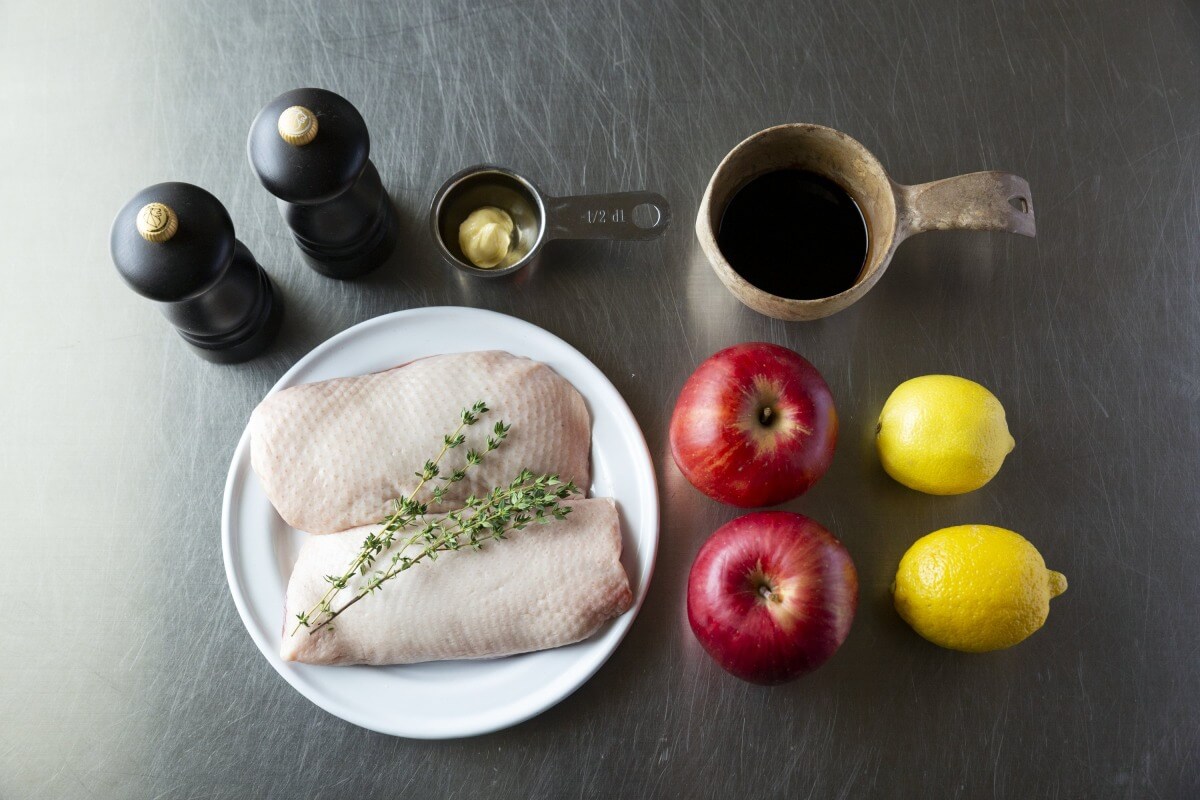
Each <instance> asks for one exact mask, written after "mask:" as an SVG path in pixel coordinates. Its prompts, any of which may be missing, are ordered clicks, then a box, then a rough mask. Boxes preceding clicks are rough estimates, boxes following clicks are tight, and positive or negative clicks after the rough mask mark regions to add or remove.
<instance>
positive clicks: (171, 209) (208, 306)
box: [109, 183, 283, 364]
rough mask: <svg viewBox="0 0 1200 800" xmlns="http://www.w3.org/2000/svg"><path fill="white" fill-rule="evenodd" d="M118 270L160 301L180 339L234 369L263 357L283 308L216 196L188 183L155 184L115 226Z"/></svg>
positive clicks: (135, 287) (145, 294)
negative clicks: (235, 233) (238, 238)
mask: <svg viewBox="0 0 1200 800" xmlns="http://www.w3.org/2000/svg"><path fill="white" fill-rule="evenodd" d="M109 249H110V251H111V252H112V259H113V263H114V264H116V266H117V272H119V273H120V274H121V277H122V278H124V279H125V282H126V283H128V284H129V286H130V287H131V288H132V289H133V290H134V291H135V292H137V293H138V294H140V295H142V296H143V297H148V298H150V299H151V300H154V301H157V302H158V303H159V309H160V310H161V311H162V313H163V315H164V316H165V317H166V318H167V319H168V320H169V321H170V322H171V324H172V325H174V326H175V328H176V329H177V330H178V332H179V335H180V336H182V337H183V340H184V341H185V342H187V343H188V344H189V345H191V346H192V348H193V349H194V350H195V351H196V353H197V354H199V355H200V357H201V358H204V359H206V360H208V361H215V362H218V363H222V364H233V363H237V362H240V361H246V360H247V359H250V358H253V357H254V356H256V355H258V353H260V352H262V350H263V348H265V347H266V346H267V345H268V344H270V343H271V340H272V339H273V338H274V337H275V334H276V332H278V330H279V323H280V319H281V318H282V314H283V304H282V303H281V301H280V297H279V295H278V294H277V293H276V292H275V288H274V286H273V285H272V283H271V279H270V278H269V277H267V273H266V272H265V271H264V270H263V268H262V267H260V266H259V265H258V262H256V261H255V260H254V256H253V255H252V254H251V253H250V251H249V250H248V249H246V246H245V245H244V244H242V243H241V242H239V241H238V240H237V239H236V238H234V234H233V222H232V220H230V218H229V213H228V212H227V211H226V210H225V207H224V206H222V205H221V203H220V201H219V200H217V198H215V197H213V196H212V195H211V194H209V193H208V192H206V191H205V190H203V189H201V188H200V187H199V186H193V185H191V184H189V183H158V184H155V185H154V186H149V187H147V188H145V189H143V190H142V191H140V192H138V193H137V194H136V195H134V196H133V199H132V200H130V201H129V202H128V203H126V204H125V207H124V208H122V209H121V211H120V212H119V213H118V214H117V218H116V219H115V220H113V226H112V232H111V233H110V235H109Z"/></svg>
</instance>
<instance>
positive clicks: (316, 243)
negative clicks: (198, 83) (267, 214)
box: [246, 89, 398, 279]
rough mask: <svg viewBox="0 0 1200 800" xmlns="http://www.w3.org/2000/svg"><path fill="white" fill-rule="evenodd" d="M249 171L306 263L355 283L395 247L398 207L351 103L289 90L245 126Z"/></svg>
mask: <svg viewBox="0 0 1200 800" xmlns="http://www.w3.org/2000/svg"><path fill="white" fill-rule="evenodd" d="M246 149H247V151H248V154H249V157H250V166H251V167H252V168H253V169H254V172H255V173H256V174H257V175H258V179H259V180H260V181H261V182H262V185H263V186H264V187H266V189H267V191H268V192H270V193H271V194H273V195H275V197H276V198H278V200H279V211H280V213H282V214H283V218H284V220H285V221H286V222H287V224H288V227H289V228H291V230H292V236H293V238H295V240H296V244H297V245H298V246H299V247H300V250H301V252H302V253H303V254H304V255H305V257H306V260H307V261H308V263H309V265H310V266H311V267H312V268H313V269H315V270H316V271H317V272H320V273H321V274H322V275H327V276H329V277H331V278H343V279H348V278H357V277H358V276H360V275H363V274H365V273H367V272H370V271H371V270H373V269H375V268H376V267H378V266H379V265H380V264H382V263H383V262H384V261H386V260H387V257H388V256H389V255H391V253H392V250H393V249H395V246H396V231H397V227H398V223H397V219H396V210H395V208H394V207H393V206H392V201H391V198H389V197H388V194H387V191H386V190H385V189H384V188H383V183H382V181H380V179H379V172H378V170H376V169H375V165H374V164H373V163H371V159H370V158H369V156H370V152H371V137H370V134H369V133H368V132H367V125H366V123H365V122H363V118H362V115H361V114H359V113H358V109H356V108H355V107H354V106H353V105H351V104H350V102H349V101H348V100H346V99H345V98H343V97H341V96H340V95H337V94H334V93H333V92H330V91H326V90H325V89H294V90H292V91H290V92H285V93H283V94H281V95H280V96H279V97H276V98H275V99H274V100H272V101H271V102H269V103H267V104H266V105H265V106H263V109H262V110H261V111H260V112H258V116H257V117H255V118H254V123H253V124H252V125H251V126H250V137H249V140H248V141H247V145H246Z"/></svg>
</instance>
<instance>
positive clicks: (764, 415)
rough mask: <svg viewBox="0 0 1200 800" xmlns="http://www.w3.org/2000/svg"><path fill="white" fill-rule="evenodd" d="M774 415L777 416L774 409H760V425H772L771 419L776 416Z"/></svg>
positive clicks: (765, 407)
mask: <svg viewBox="0 0 1200 800" xmlns="http://www.w3.org/2000/svg"><path fill="white" fill-rule="evenodd" d="M774 414H775V411H774V409H772V408H771V407H770V406H763V407H762V408H760V409H759V410H758V421H759V424H761V425H770V424H771V418H772V417H773V416H774Z"/></svg>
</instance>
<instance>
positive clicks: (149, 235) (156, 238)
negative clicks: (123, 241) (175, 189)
mask: <svg viewBox="0 0 1200 800" xmlns="http://www.w3.org/2000/svg"><path fill="white" fill-rule="evenodd" d="M177 230H179V218H178V217H176V216H175V212H174V211H173V210H171V207H170V206H168V205H166V204H165V203H146V205H144V206H142V208H141V210H140V211H138V213H137V232H138V233H139V234H140V235H141V237H142V238H143V239H145V240H146V241H147V242H165V241H167V240H168V239H170V238H171V237H172V236H174V235H175V232H176V231H177Z"/></svg>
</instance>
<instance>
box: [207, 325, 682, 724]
mask: <svg viewBox="0 0 1200 800" xmlns="http://www.w3.org/2000/svg"><path fill="white" fill-rule="evenodd" d="M445 314H455V315H467V316H477V317H478V322H479V324H480V327H481V329H486V326H487V324H488V323H489V322H490V323H493V324H496V323H499V322H501V321H502V322H503V324H506V325H511V326H515V327H517V328H523V329H524V330H525V331H526V333H528V334H529V335H530V336H531V337H535V338H541V339H543V340H545V341H547V342H549V343H550V344H552V345H555V346H558V347H561V348H564V350H565V352H566V353H568V354H569V355H570V357H572V358H573V359H577V364H576V366H577V367H578V368H581V369H584V370H586V371H589V372H591V373H592V376H591V377H592V379H593V381H592V385H591V391H592V392H593V393H594V392H597V391H598V392H599V393H600V394H602V395H604V396H603V397H602V398H598V397H592V396H588V395H586V394H585V398H586V399H587V400H588V402H589V404H590V405H592V406H593V407H594V406H595V405H596V403H597V402H598V401H602V402H603V403H604V404H605V407H606V409H608V410H609V411H610V412H612V413H613V414H615V415H616V416H617V417H618V420H617V422H618V424H620V425H621V426H622V427H623V428H624V429H625V430H624V433H625V437H626V440H627V441H629V442H631V443H632V444H633V445H634V447H635V452H633V453H632V454H631V455H632V456H633V457H634V459H635V461H636V462H637V463H636V465H635V466H636V469H637V471H638V472H639V473H641V474H639V476H638V478H639V480H641V481H642V483H643V485H642V489H643V490H644V491H645V492H646V493H647V497H648V500H649V503H648V505H649V506H650V509H649V513H646V512H645V510H644V511H643V513H642V514H641V515H640V516H639V518H638V520H637V523H636V524H637V525H638V529H639V533H638V542H639V546H638V551H639V553H641V554H643V555H642V557H641V559H640V562H639V575H638V580H637V584H636V586H633V587H632V588H633V592H634V599H633V604H632V606H631V607H630V609H629V610H628V611H627V612H626V613H624V614H622V615H621V616H620V617H618V618H616V619H615V620H612V621H610V622H609V623H607V626H608V627H607V628H606V629H605V630H604V631H603V632H602V633H598V634H596V635H595V636H594V637H593V639H590V640H587V642H586V643H593V640H595V639H600V638H601V637H603V639H604V642H605V644H604V646H601V647H591V648H588V649H586V650H583V651H581V652H582V655H581V656H580V657H579V658H578V659H576V660H575V661H574V663H573V664H572V665H571V667H570V668H569V669H566V670H564V671H563V673H561V674H560V675H559V677H558V678H557V679H556V680H553V681H551V682H549V683H547V684H545V685H543V686H542V687H541V689H540V690H538V691H534V692H531V693H530V694H528V695H526V696H524V697H522V698H517V699H516V700H514V701H513V702H511V703H509V704H508V705H507V706H505V707H504V708H502V709H500V710H499V712H493V713H491V714H486V715H481V716H480V717H479V718H469V717H468V718H464V719H463V720H461V721H460V723H459V724H451V725H442V726H437V727H435V728H433V729H430V728H424V729H416V728H413V727H411V726H409V725H404V724H395V721H381V720H379V719H377V718H374V717H370V716H364V715H362V714H359V713H358V712H357V711H355V710H353V709H350V708H347V707H345V706H342V705H341V704H340V703H339V702H337V701H336V700H335V699H333V698H330V697H327V696H324V695H321V694H318V693H317V690H316V689H315V688H313V687H312V686H311V685H309V684H308V683H307V682H306V681H305V680H304V678H303V676H302V675H301V674H299V672H298V671H297V669H296V668H295V665H294V664H292V663H291V662H285V661H283V660H282V659H281V658H280V657H279V654H278V650H277V647H278V642H276V641H273V640H272V639H271V638H270V637H269V636H268V634H267V633H266V632H265V631H263V630H262V629H260V628H259V627H258V625H256V624H255V623H254V621H253V616H252V611H251V609H250V606H249V601H248V600H247V598H246V596H245V593H244V592H243V590H242V586H241V581H242V576H240V575H239V574H238V572H237V569H236V567H235V559H234V551H235V549H236V547H237V542H236V541H235V539H234V530H233V528H234V523H233V512H234V509H235V503H236V502H238V501H240V495H241V493H242V487H243V484H244V481H246V480H248V479H254V480H256V479H257V478H256V477H254V476H253V472H252V470H251V469H250V465H249V462H250V459H249V443H250V431H249V427H247V428H246V429H245V430H243V432H242V435H241V437H240V439H239V440H238V444H237V447H236V448H235V449H234V453H233V458H232V460H231V462H230V466H229V472H228V474H227V476H226V481H225V490H224V496H223V499H222V504H221V553H222V558H223V561H224V564H225V577H226V581H227V583H228V585H229V590H230V594H231V595H232V596H233V601H234V605H235V606H236V608H237V611H238V616H239V617H240V618H241V620H242V624H243V625H244V626H245V628H246V630H247V632H248V633H249V634H250V637H251V639H253V641H254V643H255V645H256V646H257V647H258V649H259V651H260V652H261V653H262V654H263V656H264V657H265V658H266V659H267V661H268V663H270V664H271V666H272V667H273V668H274V669H275V671H276V672H277V673H279V675H280V676H281V677H282V678H283V679H284V680H286V681H287V682H288V683H289V684H290V685H291V686H292V687H293V688H295V689H296V690H297V691H298V692H300V694H301V695H303V696H304V697H305V698H306V699H308V700H309V701H310V702H312V703H314V704H315V705H317V706H318V707H320V708H322V709H324V710H325V711H327V712H328V713H330V714H333V715H334V716H337V717H339V718H341V719H344V720H346V721H347V722H350V723H353V724H355V725H358V726H359V727H362V728H367V729H369V730H373V731H376V732H379V733H384V734H389V735H393V736H402V737H406V738H414V739H451V738H462V737H468V736H477V735H482V734H486V733H492V732H494V731H497V730H502V729H504V728H508V727H511V726H513V725H517V724H519V723H521V722H524V721H526V720H528V719H530V718H532V717H534V716H537V715H538V714H540V713H542V712H544V711H545V710H547V709H549V708H551V707H552V706H554V705H556V704H558V703H559V702H561V701H562V700H564V699H565V698H567V697H568V696H569V695H571V694H572V693H573V692H574V691H575V690H577V689H578V688H579V687H580V686H582V685H583V684H584V683H586V682H587V681H588V680H589V679H590V678H591V677H592V676H593V675H594V674H595V673H596V672H597V671H598V670H599V669H600V667H602V666H603V665H604V663H605V662H606V661H607V660H608V659H609V657H610V656H611V655H612V654H613V652H615V651H616V648H617V647H618V646H619V645H620V643H621V641H622V640H623V639H624V638H625V635H626V634H627V633H628V631H629V628H630V627H632V625H633V622H634V620H635V619H636V617H637V615H638V613H639V612H640V611H641V608H642V605H643V603H644V602H645V599H646V595H647V593H648V590H649V585H650V580H651V578H652V576H653V573H654V567H655V561H656V559H657V554H658V543H659V535H660V520H659V514H660V508H659V493H658V485H657V478H656V475H655V471H654V464H653V459H652V457H651V454H650V450H649V447H648V446H647V444H646V440H645V435H644V434H643V433H642V430H641V427H640V426H639V425H638V423H637V420H636V418H635V417H634V416H633V412H632V411H631V410H630V408H629V405H628V403H626V402H625V399H624V398H623V397H622V396H621V394H620V392H618V391H617V388H616V387H615V386H614V385H613V384H612V381H610V380H609V379H608V376H607V375H605V374H604V373H603V371H601V370H600V368H599V367H597V366H596V365H595V364H593V363H592V361H591V360H590V359H589V358H587V356H585V355H584V354H583V353H581V352H579V350H577V349H576V348H574V347H573V346H572V345H570V344H569V343H568V342H566V341H565V340H563V339H562V338H560V337H558V336H556V335H554V334H552V333H550V332H549V331H547V330H545V329H544V328H541V327H539V326H537V325H534V324H533V323H531V322H527V321H525V320H522V319H519V318H517V317H513V316H510V315H507V314H502V313H500V312H496V311H490V310H486V309H480V308H472V307H469V306H429V307H424V308H414V309H405V310H400V311H394V312H390V313H388V314H383V315H380V316H377V317H373V318H371V319H368V320H364V321H362V322H360V323H358V324H356V325H352V326H351V327H349V328H347V329H345V330H344V331H342V332H340V333H338V334H335V335H334V336H332V337H330V338H329V339H327V340H325V341H324V342H322V343H321V344H319V345H317V346H316V347H314V348H313V349H312V350H310V351H309V352H308V353H306V354H305V355H304V356H303V357H301V358H300V359H299V360H298V361H297V362H296V363H295V364H293V365H292V367H291V368H289V369H288V370H287V371H286V372H285V373H284V374H283V376H282V377H280V378H279V380H278V381H276V383H275V385H274V386H272V387H271V389H270V391H268V392H267V396H270V395H272V394H274V393H275V392H278V391H280V390H281V389H284V388H286V387H288V386H291V385H292V384H293V382H294V381H295V376H296V375H297V374H299V373H301V372H303V371H305V370H306V369H308V368H309V367H310V366H312V365H313V362H315V361H317V360H319V359H323V358H326V357H327V356H329V355H331V354H334V353H335V352H336V351H337V349H338V348H339V347H340V346H342V345H343V344H344V343H346V342H347V341H348V340H351V339H353V338H355V337H359V336H363V335H366V334H368V333H370V332H372V331H373V329H375V328H378V327H385V326H388V325H391V324H396V323H397V322H398V321H399V322H402V323H403V322H410V321H419V320H420V318H421V317H434V318H436V317H437V316H440V315H445ZM478 349H488V347H487V345H486V343H484V344H482V345H481V347H480V348H478ZM518 354H519V353H518ZM429 355H433V353H429ZM580 391H583V390H582V389H581V390H580ZM593 424H594V420H593ZM631 434H632V435H631ZM593 447H594V443H593ZM617 499H618V500H620V498H617ZM581 644H584V643H581ZM572 647H579V645H572ZM319 669H347V668H345V667H325V668H319Z"/></svg>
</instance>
